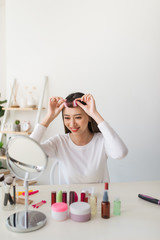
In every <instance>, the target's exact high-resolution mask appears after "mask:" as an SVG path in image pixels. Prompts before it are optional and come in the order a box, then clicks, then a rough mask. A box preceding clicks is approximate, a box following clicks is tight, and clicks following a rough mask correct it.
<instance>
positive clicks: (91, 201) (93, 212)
mask: <svg viewBox="0 0 160 240" xmlns="http://www.w3.org/2000/svg"><path fill="white" fill-rule="evenodd" d="M88 203H89V204H90V206H91V216H92V217H94V216H95V215H96V214H97V196H96V195H95V193H94V188H93V187H92V189H91V194H90V196H89V201H88Z"/></svg>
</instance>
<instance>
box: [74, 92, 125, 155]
mask: <svg viewBox="0 0 160 240" xmlns="http://www.w3.org/2000/svg"><path fill="white" fill-rule="evenodd" d="M77 100H81V101H83V102H85V103H86V105H83V104H82V103H80V102H79V101H77V104H78V105H79V106H80V107H81V108H82V109H83V110H84V111H85V112H86V113H87V114H88V115H89V116H90V117H92V118H93V119H94V120H95V121H96V123H97V124H98V128H99V130H100V131H101V133H102V134H103V137H104V140H105V148H106V153H107V155H108V156H110V157H112V158H123V157H125V156H126V155H127V153H128V149H127V147H126V146H125V144H124V143H123V141H122V139H121V138H120V137H119V136H118V134H117V133H116V132H115V131H114V130H113V128H111V126H110V125H109V124H108V123H107V122H105V121H104V119H103V117H102V116H101V115H100V114H99V112H98V111H97V109H96V104H95V100H94V98H93V96H92V95H91V94H85V95H83V96H82V98H80V99H77Z"/></svg>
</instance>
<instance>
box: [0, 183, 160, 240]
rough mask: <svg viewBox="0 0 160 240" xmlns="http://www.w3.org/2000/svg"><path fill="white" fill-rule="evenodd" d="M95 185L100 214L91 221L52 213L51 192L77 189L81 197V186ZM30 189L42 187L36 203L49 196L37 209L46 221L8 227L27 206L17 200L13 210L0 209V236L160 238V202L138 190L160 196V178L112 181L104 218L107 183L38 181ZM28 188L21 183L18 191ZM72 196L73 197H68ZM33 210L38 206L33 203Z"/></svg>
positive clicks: (127, 239)
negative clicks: (20, 229) (30, 228)
mask: <svg viewBox="0 0 160 240" xmlns="http://www.w3.org/2000/svg"><path fill="white" fill-rule="evenodd" d="M92 186H93V187H94V189H95V194H96V195H97V214H96V216H95V217H92V218H91V220H90V221H88V222H83V223H81V222H74V221H72V220H71V219H67V220H66V221H63V222H58V221H56V220H54V219H53V218H52V215H51V192H52V191H57V192H58V191H60V190H62V191H67V193H68V198H69V192H70V191H76V193H77V194H78V196H79V197H80V193H81V190H83V189H90V188H91V187H92ZM29 189H33V190H39V193H37V194H35V195H31V196H30V199H32V200H33V204H35V203H37V202H40V201H41V200H46V201H47V203H46V204H44V205H43V206H41V207H40V208H38V209H36V211H41V212H43V213H45V214H46V216H47V223H46V225H45V226H44V227H43V228H41V229H39V230H36V231H34V232H28V233H15V232H12V231H9V230H8V229H7V227H6V219H7V217H8V216H10V215H11V214H13V213H14V212H18V211H21V210H24V205H20V204H17V206H16V208H15V209H14V210H12V211H4V210H2V209H0V236H1V239H3V238H4V237H8V238H7V239H9V238H10V239H12V240H14V239H16V240H19V239H23V240H25V239H28V237H32V239H39V240H45V239H47V240H50V239H56V240H61V239H69V240H72V239H76V240H79V239H81V240H82V239H100V240H103V239H104V240H106V239H109V240H114V239H115V240H117V239H123V240H132V239H133V240H135V239H141V240H142V239H145V240H147V239H148V240H151V239H153V240H160V206H159V205H156V204H153V203H150V202H147V201H144V200H142V199H139V198H138V194H139V193H141V194H145V195H149V196H152V197H154V198H157V199H160V181H150V182H127V183H110V184H109V201H110V204H111V209H110V212H111V217H110V218H109V219H103V218H101V202H102V198H103V192H104V184H75V185H34V186H29ZM21 190H24V188H23V187H17V191H21ZM116 197H119V198H120V200H121V215H120V216H114V215H113V201H114V199H115V198H116ZM68 200H69V199H68ZM29 210H35V209H34V208H33V207H32V206H31V205H30V206H29Z"/></svg>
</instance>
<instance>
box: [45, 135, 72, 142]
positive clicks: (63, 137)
mask: <svg viewBox="0 0 160 240" xmlns="http://www.w3.org/2000/svg"><path fill="white" fill-rule="evenodd" d="M68 139H69V135H68V133H67V134H56V135H55V136H53V137H50V138H49V140H50V141H57V142H62V141H68Z"/></svg>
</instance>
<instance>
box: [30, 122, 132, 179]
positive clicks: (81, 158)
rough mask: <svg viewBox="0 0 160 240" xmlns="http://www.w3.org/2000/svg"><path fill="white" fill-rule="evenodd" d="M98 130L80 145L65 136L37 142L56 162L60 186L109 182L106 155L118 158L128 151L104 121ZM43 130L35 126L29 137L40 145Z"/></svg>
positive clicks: (40, 126)
mask: <svg viewBox="0 0 160 240" xmlns="http://www.w3.org/2000/svg"><path fill="white" fill-rule="evenodd" d="M98 128H99V129H100V131H101V133H95V134H94V136H93V138H92V139H91V141H90V142H89V143H88V144H86V145H84V146H78V145H76V144H74V143H73V142H72V140H71V138H70V135H69V134H63V135H62V134H58V135H56V136H54V137H51V138H49V139H48V140H46V141H45V142H43V143H41V146H42V147H43V149H44V151H45V152H46V154H47V155H48V156H49V157H53V158H56V159H57V160H58V162H59V174H60V184H74V183H100V182H109V173H108V168H107V158H108V156H109V157H111V158H114V159H120V158H123V157H125V155H126V154H127V152H128V150H127V148H126V146H125V144H124V143H123V141H122V140H121V139H120V137H119V136H118V135H117V133H116V132H115V131H114V130H113V129H112V128H111V127H110V126H109V124H108V123H107V122H105V121H103V122H101V123H100V124H99V125H98ZM46 129H47V128H46V127H44V126H42V125H40V124H37V125H36V127H35V129H34V131H33V133H32V134H31V137H32V138H33V139H35V140H36V141H37V142H40V141H41V138H42V136H43V134H44V133H45V131H46Z"/></svg>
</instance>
